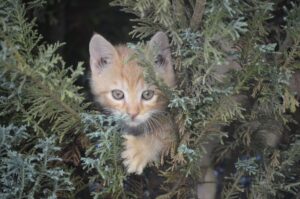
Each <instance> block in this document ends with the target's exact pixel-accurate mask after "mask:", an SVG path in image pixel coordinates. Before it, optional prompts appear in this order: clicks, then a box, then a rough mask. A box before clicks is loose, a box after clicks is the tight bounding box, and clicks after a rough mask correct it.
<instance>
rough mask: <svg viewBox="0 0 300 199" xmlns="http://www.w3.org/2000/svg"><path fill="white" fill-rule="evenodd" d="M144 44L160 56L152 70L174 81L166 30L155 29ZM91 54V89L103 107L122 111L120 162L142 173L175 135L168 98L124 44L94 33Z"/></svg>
mask: <svg viewBox="0 0 300 199" xmlns="http://www.w3.org/2000/svg"><path fill="white" fill-rule="evenodd" d="M148 46H149V47H150V48H152V49H153V50H154V49H156V51H157V52H156V54H157V56H160V58H162V59H163V61H162V62H160V63H156V64H154V65H153V67H154V71H155V72H156V75H157V76H158V77H160V78H161V79H162V80H163V81H164V82H165V83H166V84H167V85H168V86H170V87H172V86H174V85H175V78H174V71H173V68H172V63H171V54H170V50H169V43H168V39H167V37H166V35H165V34H164V33H162V32H159V33H157V34H156V35H155V36H154V37H153V38H152V39H151V41H150V42H149V45H148ZM154 46H156V47H154ZM90 55H91V59H90V65H91V72H92V73H91V82H90V85H91V91H92V93H93V95H94V97H95V100H96V101H97V102H99V103H100V105H101V106H102V107H103V108H104V109H105V110H107V111H109V112H111V113H112V114H115V115H121V116H125V119H124V121H123V130H122V131H123V133H124V134H123V137H124V138H125V140H124V151H123V153H122V154H121V155H122V158H123V159H124V161H123V163H124V165H125V166H126V167H127V171H128V172H129V173H137V174H141V173H142V171H143V169H144V168H145V166H146V165H147V164H148V163H150V162H153V161H157V160H159V158H160V155H162V154H163V152H164V151H167V150H168V148H169V147H170V145H171V143H172V141H173V140H174V139H173V125H172V122H171V119H170V118H169V117H168V115H167V114H166V112H165V108H166V106H167V104H168V101H167V98H166V97H165V96H164V94H163V93H162V92H161V91H160V90H159V89H157V88H156V87H155V86H154V85H149V84H148V83H147V82H145V80H144V75H143V69H142V68H141V67H140V66H139V65H138V62H137V60H134V59H132V55H133V51H132V50H131V49H129V48H127V47H126V46H115V47H114V46H112V45H111V44H110V43H109V42H108V41H106V40H105V39H104V38H103V37H102V36H101V35H97V34H96V35H94V36H93V38H92V39H91V42H90ZM152 94H153V95H152Z"/></svg>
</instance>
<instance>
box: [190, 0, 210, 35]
mask: <svg viewBox="0 0 300 199" xmlns="http://www.w3.org/2000/svg"><path fill="white" fill-rule="evenodd" d="M205 4H206V0H197V1H196V4H195V8H194V13H193V16H192V19H191V22H190V27H191V29H192V30H194V31H195V30H197V29H198V28H199V25H200V23H201V21H202V17H203V14H204V8H205Z"/></svg>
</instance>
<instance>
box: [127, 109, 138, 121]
mask: <svg viewBox="0 0 300 199" xmlns="http://www.w3.org/2000/svg"><path fill="white" fill-rule="evenodd" d="M127 114H128V115H129V116H130V118H131V119H132V120H134V118H136V116H137V115H138V114H139V111H138V110H129V111H128V112H127Z"/></svg>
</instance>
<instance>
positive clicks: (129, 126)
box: [121, 111, 171, 136]
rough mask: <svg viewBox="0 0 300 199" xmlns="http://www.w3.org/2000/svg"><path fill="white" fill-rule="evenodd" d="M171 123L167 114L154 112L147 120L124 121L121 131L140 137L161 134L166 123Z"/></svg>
mask: <svg viewBox="0 0 300 199" xmlns="http://www.w3.org/2000/svg"><path fill="white" fill-rule="evenodd" d="M169 122H171V120H170V116H169V114H168V113H167V112H164V111H163V112H154V113H152V114H151V116H149V117H148V118H147V119H146V120H144V121H142V122H140V121H136V120H135V121H132V120H131V121H128V120H127V121H126V120H124V121H122V124H121V129H122V132H123V133H126V134H130V135H134V136H139V135H143V134H146V133H159V132H161V131H163V130H164V126H165V124H166V123H169Z"/></svg>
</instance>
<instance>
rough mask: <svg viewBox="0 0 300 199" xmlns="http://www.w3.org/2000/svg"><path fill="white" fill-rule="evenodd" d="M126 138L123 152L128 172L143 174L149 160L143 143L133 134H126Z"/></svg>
mask: <svg viewBox="0 0 300 199" xmlns="http://www.w3.org/2000/svg"><path fill="white" fill-rule="evenodd" d="M124 138H125V142H124V147H125V150H124V151H123V152H122V154H121V156H122V158H123V159H124V161H123V164H124V165H125V166H126V167H127V172H128V173H136V174H141V173H142V172H143V170H144V168H145V167H146V165H147V163H148V161H149V160H148V159H147V155H146V154H145V152H146V151H145V148H144V147H143V146H142V144H143V143H141V142H140V141H139V139H137V138H136V137H134V136H131V135H125V136H124Z"/></svg>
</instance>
